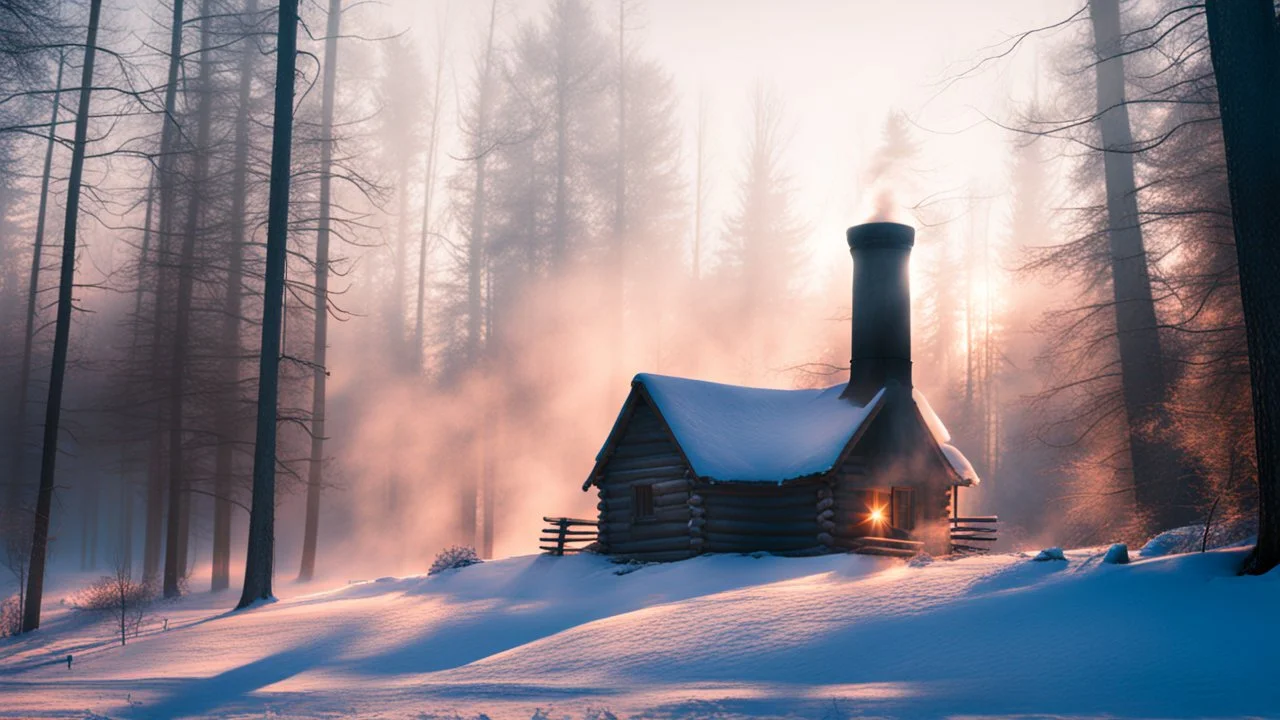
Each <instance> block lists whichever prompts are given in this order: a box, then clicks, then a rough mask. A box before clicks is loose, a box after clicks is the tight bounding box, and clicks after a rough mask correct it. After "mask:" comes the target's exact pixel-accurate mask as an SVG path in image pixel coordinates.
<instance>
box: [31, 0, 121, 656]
mask: <svg viewBox="0 0 1280 720" xmlns="http://www.w3.org/2000/svg"><path fill="white" fill-rule="evenodd" d="M101 12H102V0H90V3H89V23H88V32H87V35H86V38H85V44H84V63H83V66H82V68H81V75H80V87H79V91H80V104H79V107H78V109H77V110H76V129H75V140H74V141H73V145H72V151H71V174H70V176H69V177H68V179H67V208H66V219H65V221H64V223H63V231H62V264H61V268H60V272H59V278H58V313H57V321H56V324H55V326H54V339H53V358H52V360H51V366H50V370H49V399H48V404H47V405H46V406H45V421H44V440H43V446H42V448H41V456H40V489H39V494H38V495H37V497H36V512H35V521H34V523H33V529H32V541H31V571H30V574H29V575H28V576H27V597H26V604H25V606H24V608H23V613H22V631H23V632H30V631H32V630H35V629H36V628H38V627H40V603H41V602H42V601H43V600H44V571H45V567H44V566H45V557H46V556H47V553H48V549H49V513H50V512H51V511H52V507H53V480H54V465H55V463H56V462H57V459H58V430H59V420H60V419H61V415H62V387H63V382H64V380H65V378H66V371H67V345H68V344H69V343H70V339H71V291H72V287H73V286H74V284H75V270H76V231H77V227H78V222H79V219H80V217H79V216H80V185H81V181H82V178H83V177H84V156H85V146H86V145H87V143H88V133H89V99H90V97H91V96H92V90H93V62H94V59H95V58H96V57H97V50H98V46H97V44H98V18H99V16H100V15H101Z"/></svg>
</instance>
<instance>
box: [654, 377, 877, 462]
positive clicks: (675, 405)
mask: <svg viewBox="0 0 1280 720" xmlns="http://www.w3.org/2000/svg"><path fill="white" fill-rule="evenodd" d="M635 380H636V382H639V383H641V384H642V385H644V387H645V390H647V391H648V392H649V396H650V397H651V398H653V401H654V403H656V404H657V406H658V412H660V413H661V414H662V417H663V418H665V419H666V421H667V425H668V426H670V427H671V432H672V433H674V434H675V436H676V439H677V440H678V441H679V443H680V447H681V448H682V449H683V450H684V453H685V456H686V457H688V459H689V464H690V465H692V466H693V471H694V472H695V473H697V474H698V476H699V477H704V478H708V479H711V480H719V481H723V482H783V481H786V480H793V479H795V478H800V477H805V476H808V475H817V474H820V473H824V472H827V471H828V470H830V469H831V468H832V466H834V465H835V463H836V460H837V459H839V457H840V452H841V451H842V450H844V448H845V446H846V445H848V444H849V440H850V439H852V438H853V435H854V433H856V432H857V431H858V428H859V427H861V426H862V423H863V422H865V421H866V419H867V417H869V416H870V414H871V409H872V408H873V407H875V405H876V403H878V402H879V401H880V399H881V398H882V397H883V396H884V390H883V389H882V390H881V391H880V392H879V393H877V394H876V396H875V397H874V398H872V400H871V402H869V403H867V405H865V406H863V405H858V404H857V403H855V402H853V401H852V400H850V399H848V398H842V397H840V394H841V393H842V392H844V388H845V386H844V385H835V386H832V387H829V388H827V389H825V390H816V389H814V390H771V389H765V388H752V387H742V386H738V385H723V384H721V383H713V382H705V381H702V380H689V379H686V378H677V377H669V376H666V375H652V374H649V373H641V374H639V375H636V377H635Z"/></svg>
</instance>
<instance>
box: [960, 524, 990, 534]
mask: <svg viewBox="0 0 1280 720" xmlns="http://www.w3.org/2000/svg"><path fill="white" fill-rule="evenodd" d="M951 532H972V533H997V532H1000V530H999V529H998V528H993V527H970V526H966V525H952V526H951Z"/></svg>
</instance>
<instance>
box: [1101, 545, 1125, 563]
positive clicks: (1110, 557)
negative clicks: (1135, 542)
mask: <svg viewBox="0 0 1280 720" xmlns="http://www.w3.org/2000/svg"><path fill="white" fill-rule="evenodd" d="M1102 562H1104V563H1106V564H1107V565H1128V564H1129V546H1128V545H1125V544H1124V543H1116V544H1115V545H1112V546H1111V547H1109V548H1107V554H1106V555H1104V556H1103V557H1102Z"/></svg>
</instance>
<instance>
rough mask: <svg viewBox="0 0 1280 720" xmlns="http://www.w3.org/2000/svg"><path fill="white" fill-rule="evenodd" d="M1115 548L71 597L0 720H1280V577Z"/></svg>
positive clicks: (603, 568)
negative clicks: (145, 604)
mask: <svg viewBox="0 0 1280 720" xmlns="http://www.w3.org/2000/svg"><path fill="white" fill-rule="evenodd" d="M1104 550H1105V548H1095V549H1090V550H1080V551H1070V552H1068V553H1067V561H1066V562H1061V561H1054V562H1032V561H1030V560H1029V559H1028V558H1027V557H1025V556H1022V555H996V556H990V557H977V558H969V559H963V560H956V561H938V562H934V563H931V564H924V565H908V564H905V563H902V562H901V561H896V560H887V559H876V558H870V557H862V556H852V555H833V556H826V557H815V558H776V557H751V556H704V557H699V558H695V559H693V560H688V561H685V562H680V563H672V564H667V565H650V566H644V567H639V568H638V569H634V568H633V567H630V566H619V565H615V564H612V563H610V562H609V561H608V560H606V559H604V558H600V557H595V556H578V557H565V558H553V557H545V556H541V557H518V558H511V559H508V560H502V561H498V562H490V563H485V564H483V565H478V566H473V567H469V568H463V569H460V570H453V571H447V572H445V573H443V574H440V575H435V576H431V577H411V578H404V579H384V580H379V581H373V582H367V583H360V584H354V585H348V586H345V587H341V588H338V589H335V590H330V591H327V592H321V593H316V594H311V595H304V596H299V597H294V598H290V599H286V600H281V601H279V602H276V603H273V604H269V605H264V606H260V607H256V608H254V609H251V610H249V611H246V612H239V613H229V612H226V610H225V608H226V607H227V606H228V605H230V604H231V603H233V602H234V597H233V596H232V595H230V594H222V595H219V596H210V595H208V594H195V595H192V596H189V597H187V598H184V599H182V600H181V601H178V602H174V603H169V604H163V605H160V606H158V607H157V608H156V609H155V611H154V613H155V614H154V616H153V618H152V620H153V621H155V622H153V623H152V624H151V625H149V626H148V629H147V630H146V631H145V632H144V633H143V634H142V636H141V637H138V638H137V639H133V640H131V641H130V642H129V644H128V646H126V647H123V648H122V647H119V646H118V645H116V644H113V641H112V640H111V638H110V633H111V630H110V628H109V627H108V626H107V625H106V624H105V623H103V622H99V621H94V620H91V619H89V618H85V617H83V616H82V615H79V614H78V613H75V612H73V611H70V610H67V609H66V608H65V607H63V606H61V605H59V604H58V599H57V598H56V597H55V598H52V599H51V601H50V604H49V606H48V610H47V616H46V621H45V625H44V627H43V628H42V629H41V630H40V631H39V632H38V633H36V634H35V635H34V636H31V637H27V638H22V639H16V640H15V639H9V640H0V716H5V717H13V716H17V717H29V716H37V717H74V718H101V717H110V718H170V717H337V716H354V717H388V718H435V717H442V718H455V717H463V718H473V717H477V716H479V715H481V714H483V715H484V716H487V717H488V718H492V719H493V720H498V719H499V718H520V719H521V720H527V719H529V718H535V717H537V718H555V719H557V720H558V719H560V718H566V717H568V718H573V719H574V720H577V719H579V718H601V719H603V718H609V717H610V714H609V713H612V714H613V715H616V716H617V717H619V718H622V717H630V716H639V717H644V718H685V717H691V718H692V717H696V718H704V717H713V718H733V717H740V716H747V717H774V716H780V717H802V718H846V717H881V716H885V717H912V718H915V717H920V718H934V717H954V716H965V717H973V716H982V717H990V716H1022V717H1025V716H1034V717H1044V716H1070V717H1078V716H1088V717H1095V716H1106V717H1207V716H1213V717H1239V716H1255V717H1280V675H1278V673H1280V619H1277V618H1280V613H1278V611H1280V571H1277V572H1273V573H1271V574H1270V575H1268V576H1264V577H1237V576H1236V575H1235V570H1236V568H1237V567H1239V565H1240V562H1241V561H1242V559H1243V553H1244V551H1243V550H1238V549H1235V550H1219V551H1211V552H1208V553H1204V554H1199V553H1197V554H1188V555H1177V556H1170V557H1156V558H1139V557H1138V556H1137V554H1136V553H1134V558H1135V562H1134V563H1133V564H1130V565H1123V566H1119V565H1104V564H1102V562H1101V557H1102V554H1103V552H1104ZM161 618H167V619H168V630H167V631H165V630H163V629H161V625H160V624H159V622H158V621H160V620H161ZM68 653H71V654H73V655H74V658H75V659H74V664H73V667H72V668H71V669H70V670H68V668H67V666H66V662H65V658H66V655H67V654H68Z"/></svg>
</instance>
